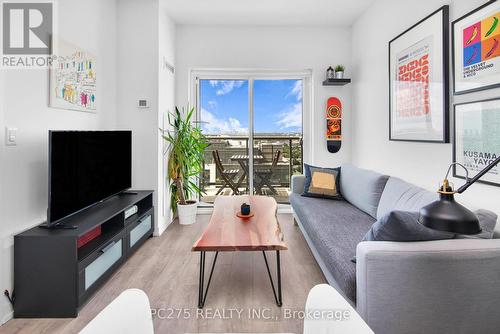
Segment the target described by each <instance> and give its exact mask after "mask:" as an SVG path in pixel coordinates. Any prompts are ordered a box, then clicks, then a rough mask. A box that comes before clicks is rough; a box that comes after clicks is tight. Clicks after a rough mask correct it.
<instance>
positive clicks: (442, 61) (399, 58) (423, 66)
mask: <svg viewBox="0 0 500 334" xmlns="http://www.w3.org/2000/svg"><path fill="white" fill-rule="evenodd" d="M448 24H449V7H448V6H443V7H441V8H440V9H438V10H437V11H435V12H434V13H432V14H431V15H429V16H427V17H426V18H424V19H423V20H422V21H420V22H418V23H417V24H415V25H414V26H412V27H411V28H409V29H408V30H406V31H405V32H403V33H402V34H400V35H399V36H397V37H396V38H394V39H393V40H392V41H390V42H389V100H390V101H389V140H400V141H419V142H436V143H447V142H449V127H448V115H449V112H448V107H449V101H448V100H449V99H448V97H449V93H448V90H449V89H448V88H449V79H448V78H449V70H448V64H449V62H448V55H449V50H448V43H449V38H448V33H449V29H448Z"/></svg>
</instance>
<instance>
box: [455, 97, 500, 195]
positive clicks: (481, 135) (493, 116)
mask: <svg viewBox="0 0 500 334" xmlns="http://www.w3.org/2000/svg"><path fill="white" fill-rule="evenodd" d="M454 119H455V137H454V141H453V162H458V163H461V164H462V165H464V166H465V167H466V168H467V169H468V170H469V177H473V176H474V175H476V174H477V173H478V172H480V171H481V170H482V169H484V168H485V167H486V166H488V165H489V164H490V163H492V162H493V160H495V159H496V158H497V157H498V156H499V155H500V99H492V100H484V101H477V102H468V103H462V104H457V105H455V110H454ZM453 176H455V177H460V178H465V171H463V169H462V168H456V166H454V169H453ZM478 182H483V183H487V184H492V185H496V186H500V166H499V165H497V166H495V167H493V169H491V170H490V171H489V172H488V173H486V174H485V175H484V176H483V177H482V178H481V180H479V181H478Z"/></svg>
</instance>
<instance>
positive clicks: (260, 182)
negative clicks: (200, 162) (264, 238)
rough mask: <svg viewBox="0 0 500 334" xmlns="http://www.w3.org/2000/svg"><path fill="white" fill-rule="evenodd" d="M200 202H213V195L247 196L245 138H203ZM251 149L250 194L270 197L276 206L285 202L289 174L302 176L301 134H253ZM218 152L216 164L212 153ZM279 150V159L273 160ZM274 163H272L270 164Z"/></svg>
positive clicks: (246, 138) (246, 148)
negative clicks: (207, 144)
mask: <svg viewBox="0 0 500 334" xmlns="http://www.w3.org/2000/svg"><path fill="white" fill-rule="evenodd" d="M207 137H208V140H209V143H210V146H209V147H208V148H207V149H206V150H205V166H204V173H203V175H202V176H201V182H200V184H201V188H202V190H203V191H204V192H205V194H204V195H202V197H201V200H202V201H203V202H205V203H213V201H214V199H215V196H220V195H222V196H231V195H235V194H249V193H250V190H249V175H248V174H249V170H248V152H249V138H248V137H247V136H224V135H220V136H207ZM253 143H254V148H253V155H254V168H253V169H254V172H253V179H254V192H253V193H254V194H259V195H266V196H272V197H274V198H275V199H276V201H277V202H279V203H289V198H288V195H289V191H290V181H291V178H292V175H294V174H302V161H303V149H302V148H303V147H302V136H301V135H289V134H287V135H274V134H273V135H256V136H254V138H253ZM214 151H216V152H217V153H218V155H215V156H218V157H219V161H220V164H219V163H217V161H216V158H215V157H214V154H213V152H214ZM278 151H279V158H278V159H276V156H277V153H278ZM273 162H274V163H273Z"/></svg>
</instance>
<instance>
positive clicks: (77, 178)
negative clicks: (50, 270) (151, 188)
mask: <svg viewBox="0 0 500 334" xmlns="http://www.w3.org/2000/svg"><path fill="white" fill-rule="evenodd" d="M131 183H132V132H131V131H49V206H48V212H47V225H48V226H49V227H50V226H55V225H58V224H61V223H63V219H64V218H66V217H68V216H70V215H72V214H74V213H77V212H79V211H81V210H83V209H85V208H88V207H90V206H92V205H94V204H96V203H98V202H100V201H103V200H105V199H107V198H109V197H111V196H113V195H116V194H118V193H120V192H123V191H125V190H127V189H129V188H130V187H131Z"/></svg>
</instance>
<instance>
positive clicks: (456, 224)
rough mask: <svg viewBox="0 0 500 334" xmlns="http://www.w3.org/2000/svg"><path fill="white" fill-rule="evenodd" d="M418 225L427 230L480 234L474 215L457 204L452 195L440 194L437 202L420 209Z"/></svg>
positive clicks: (477, 221)
mask: <svg viewBox="0 0 500 334" xmlns="http://www.w3.org/2000/svg"><path fill="white" fill-rule="evenodd" d="M420 223H421V224H422V225H424V226H426V227H428V228H432V229H435V230H440V231H448V232H452V233H459V234H477V233H479V232H481V227H480V225H479V220H478V219H477V217H476V215H475V214H474V213H473V212H472V211H470V210H469V209H467V208H466V207H464V206H463V205H460V204H459V203H457V202H456V201H455V198H454V196H453V193H445V194H443V193H441V194H440V199H439V200H438V201H435V202H432V203H431V204H429V205H427V206H424V207H423V208H422V209H420Z"/></svg>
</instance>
